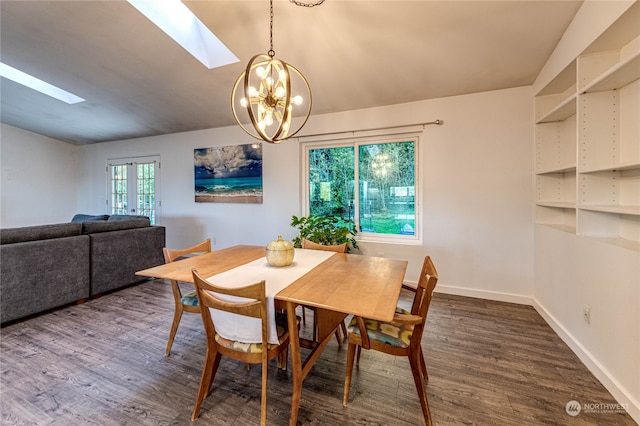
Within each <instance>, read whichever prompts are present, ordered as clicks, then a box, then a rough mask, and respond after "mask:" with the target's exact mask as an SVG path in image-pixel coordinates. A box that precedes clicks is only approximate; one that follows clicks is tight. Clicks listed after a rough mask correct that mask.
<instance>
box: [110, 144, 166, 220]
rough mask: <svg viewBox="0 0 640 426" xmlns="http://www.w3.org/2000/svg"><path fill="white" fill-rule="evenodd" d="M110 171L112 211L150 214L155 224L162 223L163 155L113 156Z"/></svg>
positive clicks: (114, 212)
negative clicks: (161, 184)
mask: <svg viewBox="0 0 640 426" xmlns="http://www.w3.org/2000/svg"><path fill="white" fill-rule="evenodd" d="M107 174H108V179H107V181H108V183H109V189H108V195H109V196H108V198H107V204H108V205H110V209H111V214H125V215H141V216H148V217H149V219H151V223H152V224H155V223H159V219H160V207H161V203H160V199H159V197H158V194H159V193H160V192H159V191H158V189H159V183H160V179H159V178H160V157H157V156H154V157H136V158H120V159H115V160H109V161H108V164H107Z"/></svg>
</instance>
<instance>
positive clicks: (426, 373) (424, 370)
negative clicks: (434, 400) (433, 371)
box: [420, 346, 429, 382]
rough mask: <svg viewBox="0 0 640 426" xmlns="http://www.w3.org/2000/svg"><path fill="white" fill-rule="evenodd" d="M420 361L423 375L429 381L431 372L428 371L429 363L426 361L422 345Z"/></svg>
mask: <svg viewBox="0 0 640 426" xmlns="http://www.w3.org/2000/svg"><path fill="white" fill-rule="evenodd" d="M420 363H421V367H422V377H424V380H425V381H426V382H428V381H429V373H428V372H427V364H426V363H425V362H424V352H422V346H420Z"/></svg>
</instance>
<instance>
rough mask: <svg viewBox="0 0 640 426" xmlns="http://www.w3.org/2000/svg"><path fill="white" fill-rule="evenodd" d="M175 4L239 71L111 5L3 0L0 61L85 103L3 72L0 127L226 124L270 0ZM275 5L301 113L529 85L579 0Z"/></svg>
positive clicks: (277, 41) (82, 135) (159, 130)
mask: <svg viewBox="0 0 640 426" xmlns="http://www.w3.org/2000/svg"><path fill="white" fill-rule="evenodd" d="M184 3H185V4H186V5H187V6H188V7H189V8H190V9H191V10H192V11H193V12H194V13H195V14H196V16H198V17H199V18H200V20H201V21H202V22H203V23H204V24H205V25H206V26H207V27H209V28H210V29H211V30H212V31H213V32H214V33H215V34H216V35H217V36H218V37H219V38H220V39H221V40H222V41H223V42H224V43H225V44H226V45H227V47H229V48H230V49H231V51H232V52H234V53H235V55H236V56H237V57H238V58H240V62H239V63H236V64H232V65H227V66H224V67H221V68H217V69H213V70H209V69H207V68H206V67H204V66H203V65H202V64H201V63H200V62H198V61H197V60H196V59H194V58H193V57H191V56H190V55H189V54H188V53H187V52H185V51H184V50H182V48H180V47H179V46H178V45H177V44H176V43H175V42H174V41H173V40H171V39H169V38H168V36H166V35H165V33H163V32H162V31H161V30H159V29H157V28H156V27H155V26H154V25H153V24H152V23H151V22H150V21H148V20H147V19H146V18H145V17H144V16H142V15H141V14H140V13H139V12H138V11H137V10H136V9H134V8H133V7H132V6H131V5H129V4H128V3H127V2H124V1H11V0H2V1H1V2H0V15H1V22H0V43H1V45H0V49H1V50H0V56H1V60H2V62H4V63H6V64H7V65H11V66H13V67H15V68H18V69H20V70H22V71H25V72H28V73H30V74H32V75H34V76H36V77H39V78H41V79H43V80H46V81H48V82H50V83H52V84H55V85H57V86H59V87H61V88H63V89H66V90H68V91H70V92H72V93H74V94H76V95H78V96H80V97H83V98H85V99H86V100H87V101H86V102H82V103H79V104H75V105H66V104H64V103H62V102H59V101H56V100H54V99H50V98H48V97H47V96H45V95H41V94H38V93H36V92H34V91H32V90H30V89H27V88H23V87H22V86H20V85H18V84H16V83H13V82H11V81H9V80H6V79H4V78H3V79H2V85H1V88H0V90H1V92H0V95H1V100H2V105H1V108H2V109H1V121H2V122H3V123H6V124H10V125H12V126H16V127H19V128H23V129H27V130H30V131H33V132H36V133H40V134H43V135H46V136H50V137H53V138H56V139H59V140H63V141H67V142H70V143H73V144H77V145H82V144H87V143H95V142H105V141H112V140H120V139H128V138H135V137H141V136H151V135H159V134H167V133H176V132H184V131H190V130H199V129H207V128H215V127H221V126H228V125H232V124H234V123H235V121H234V119H233V115H232V112H231V107H230V98H231V89H232V86H233V83H234V81H235V79H236V78H237V77H238V75H239V74H240V73H241V72H242V71H243V70H244V68H245V66H246V63H247V62H248V61H249V59H250V58H251V57H252V56H253V55H255V54H258V53H266V51H267V50H268V49H269V2H268V1H267V0H260V1H239V0H236V1H193V0H184ZM274 3H275V4H274V15H275V18H274V50H275V52H276V57H277V58H278V59H281V60H284V61H286V62H288V63H290V64H291V65H293V66H295V67H296V68H298V69H299V70H300V71H302V73H303V74H304V75H305V76H306V78H307V79H308V81H309V84H310V86H311V90H312V92H313V110H312V115H314V114H324V113H329V112H337V111H345V110H353V109H360V108H368V107H374V106H380V105H391V104H397V103H403V102H410V101H416V100H423V99H431V98H439V97H446V96H453V95H460V94H465V93H474V92H482V91H488V90H497V89H504V88H510V87H518V86H526V85H531V84H532V83H533V82H534V80H535V77H536V76H537V75H538V73H539V72H540V70H541V69H542V67H543V65H544V63H545V62H546V60H547V59H548V57H549V56H550V55H551V53H552V51H553V49H554V48H555V46H556V44H557V43H558V41H559V40H560V38H561V37H562V34H563V33H564V31H565V30H566V28H567V26H568V25H569V23H570V22H571V20H572V19H573V17H574V16H575V14H576V12H577V10H578V8H579V7H580V5H581V3H582V1H581V0H580V1H539V0H535V1H520V0H513V1H478V0H475V1H355V0H350V1H348V0H326V1H325V2H324V4H322V5H320V6H317V7H313V8H306V7H299V6H296V5H294V4H292V3H290V2H289V1H285V0H276V1H275V2H274Z"/></svg>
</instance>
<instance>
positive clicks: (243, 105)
mask: <svg viewBox="0 0 640 426" xmlns="http://www.w3.org/2000/svg"><path fill="white" fill-rule="evenodd" d="M240 105H241V106H242V107H243V108H246V107H247V105H249V102H247V98H242V99H240Z"/></svg>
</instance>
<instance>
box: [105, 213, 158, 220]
mask: <svg viewBox="0 0 640 426" xmlns="http://www.w3.org/2000/svg"><path fill="white" fill-rule="evenodd" d="M108 220H109V221H110V222H121V221H129V220H147V221H148V220H149V217H147V216H135V215H128V214H112V215H111V216H109V219H108Z"/></svg>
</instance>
